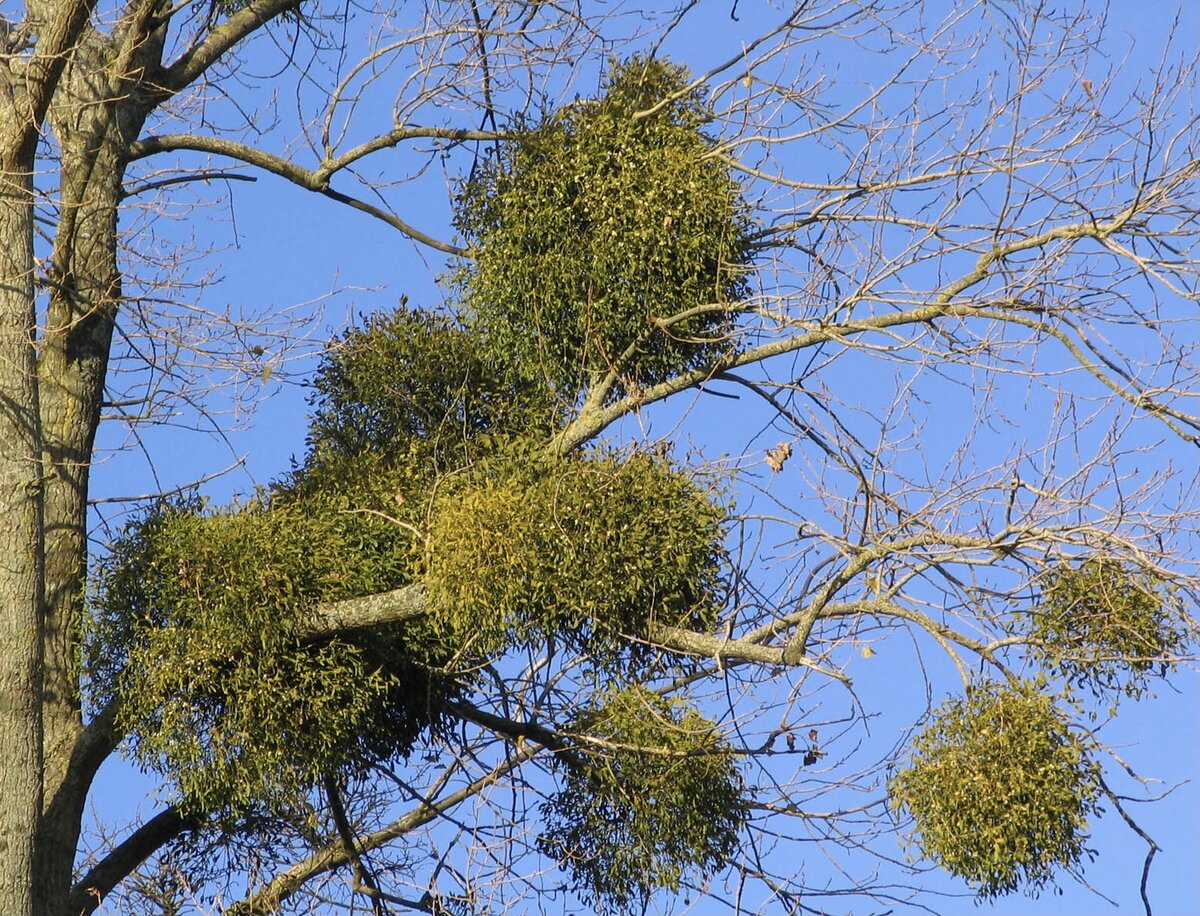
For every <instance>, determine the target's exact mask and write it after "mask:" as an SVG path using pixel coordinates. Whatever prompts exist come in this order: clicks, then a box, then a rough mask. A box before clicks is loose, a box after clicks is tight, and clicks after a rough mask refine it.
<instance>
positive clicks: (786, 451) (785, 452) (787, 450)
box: [767, 442, 792, 474]
mask: <svg viewBox="0 0 1200 916" xmlns="http://www.w3.org/2000/svg"><path fill="white" fill-rule="evenodd" d="M791 457H792V443H790V442H780V443H779V444H778V445H777V446H775V447H774V448H773V449H768V451H767V467H769V468H770V469H771V470H772V471H774V472H775V473H776V474H778V473H779V472H780V471H782V470H783V463H784V462H785V461H787V460H788V459H789V458H791Z"/></svg>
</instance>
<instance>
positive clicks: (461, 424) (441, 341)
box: [298, 302, 555, 493]
mask: <svg viewBox="0 0 1200 916" xmlns="http://www.w3.org/2000/svg"><path fill="white" fill-rule="evenodd" d="M313 389H314V391H313V396H312V399H311V403H312V406H313V415H312V418H311V420H310V426H309V435H308V445H309V454H308V457H307V459H306V461H305V466H304V468H303V469H302V470H301V472H300V473H299V475H298V477H299V480H301V481H302V482H303V483H304V484H305V487H304V489H305V490H306V491H313V490H323V491H325V492H326V493H327V492H329V491H330V490H338V489H343V488H344V487H345V486H346V483H347V481H348V480H353V479H355V478H361V477H363V476H364V473H363V472H364V471H365V470H367V469H370V468H371V466H372V463H374V464H383V465H386V466H388V467H403V468H404V475H403V476H405V477H406V478H408V479H409V480H410V481H414V480H416V481H422V482H425V483H427V482H428V481H429V480H431V479H432V478H433V477H434V476H436V475H437V474H443V473H446V472H448V471H451V470H454V469H456V468H460V467H462V466H464V465H466V464H468V463H469V462H470V461H471V460H472V459H473V458H475V457H477V456H478V455H479V454H480V453H481V452H483V451H486V448H485V447H484V444H486V443H487V442H489V441H490V440H491V439H493V438H495V437H496V436H499V435H501V434H503V435H512V434H514V433H515V432H516V431H518V430H524V431H529V430H534V429H536V430H548V429H550V428H551V426H552V425H553V420H554V417H555V410H554V408H553V406H552V405H551V403H550V400H549V398H548V397H547V394H546V392H545V391H544V390H538V389H535V388H534V387H532V386H530V385H529V384H528V383H522V382H521V381H520V380H519V379H517V378H516V377H515V375H514V373H513V372H511V371H509V370H507V369H505V368H503V367H502V366H500V365H498V364H497V363H496V362H495V361H493V360H491V359H489V357H488V355H487V353H486V347H484V346H483V344H482V342H481V341H480V339H479V337H478V335H477V334H475V333H473V332H471V331H469V330H467V329H465V328H464V327H462V325H461V324H460V323H459V322H457V321H455V320H454V319H453V318H450V317H448V316H444V315H436V314H429V313H427V312H420V311H415V310H413V309H410V308H409V307H408V305H407V303H406V302H404V303H401V305H400V307H399V308H397V309H395V310H393V311H390V312H386V313H382V314H379V315H376V316H374V317H373V318H371V319H370V320H369V321H368V322H367V323H366V325H365V326H363V327H360V328H353V329H351V330H350V331H348V332H347V333H346V334H345V335H344V336H343V337H342V338H341V339H339V340H337V341H335V342H334V343H333V344H332V345H331V347H330V349H329V352H328V353H327V354H326V356H325V358H324V359H323V360H322V362H321V366H320V368H319V370H318V371H317V375H316V378H315V379H314V381H313ZM365 476H370V474H366V475H365Z"/></svg>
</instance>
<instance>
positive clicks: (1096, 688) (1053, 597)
mask: <svg viewBox="0 0 1200 916" xmlns="http://www.w3.org/2000/svg"><path fill="white" fill-rule="evenodd" d="M1177 619H1178V616H1177V614H1176V613H1174V612H1173V604H1172V602H1171V600H1170V594H1169V593H1168V592H1166V590H1165V589H1164V588H1163V586H1162V585H1161V584H1160V583H1158V582H1155V581H1154V580H1152V579H1150V578H1149V577H1146V576H1141V575H1136V574H1134V573H1132V572H1130V571H1129V570H1127V569H1126V568H1125V567H1124V566H1123V565H1122V564H1121V563H1120V562H1118V561H1116V560H1111V559H1104V558H1091V559H1087V560H1084V561H1083V562H1081V563H1079V564H1078V565H1076V566H1063V567H1060V568H1058V569H1056V570H1054V571H1053V572H1052V573H1049V574H1047V575H1046V576H1045V577H1044V578H1043V580H1042V593H1041V600H1040V601H1039V602H1038V604H1037V606H1036V607H1035V609H1034V611H1033V613H1032V615H1031V624H1032V625H1031V633H1030V635H1031V636H1032V637H1033V640H1034V643H1033V645H1034V651H1035V652H1036V654H1037V655H1038V656H1039V658H1041V659H1042V661H1043V662H1044V663H1045V664H1046V665H1047V667H1049V668H1050V669H1052V670H1056V671H1057V672H1058V673H1059V674H1061V675H1062V676H1063V677H1064V678H1066V680H1067V681H1068V682H1069V683H1071V684H1073V685H1075V686H1077V687H1085V688H1087V689H1088V690H1090V691H1092V692H1093V693H1094V694H1096V695H1101V694H1104V693H1109V692H1116V693H1123V694H1127V695H1129V696H1140V695H1141V694H1142V693H1143V692H1144V691H1145V690H1146V689H1147V685H1148V682H1149V680H1150V678H1151V677H1153V676H1155V675H1156V674H1157V675H1159V676H1161V675H1165V674H1166V673H1167V671H1168V670H1169V669H1170V668H1171V667H1172V665H1171V662H1170V659H1171V658H1172V656H1174V655H1175V654H1177V653H1179V652H1181V651H1182V650H1183V647H1184V645H1185V643H1186V641H1187V636H1186V632H1185V630H1184V629H1183V628H1182V627H1180V626H1178V625H1177Z"/></svg>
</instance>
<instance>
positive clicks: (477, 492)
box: [424, 451, 726, 664]
mask: <svg viewBox="0 0 1200 916" xmlns="http://www.w3.org/2000/svg"><path fill="white" fill-rule="evenodd" d="M725 519H726V511H725V509H724V508H723V507H722V506H720V505H719V504H718V503H716V502H714V501H713V499H711V498H710V495H709V494H708V493H707V492H706V491H705V490H704V489H702V488H701V487H700V486H699V485H698V484H697V483H696V481H695V480H694V479H693V478H692V477H691V476H690V475H689V474H687V473H685V472H683V471H681V470H679V469H676V468H674V467H672V466H671V465H670V464H669V463H668V462H666V461H663V460H660V459H657V458H654V457H651V456H649V455H645V454H635V455H632V456H629V457H627V458H624V459H620V458H618V457H616V456H613V455H608V456H592V457H587V458H584V457H575V458H567V459H557V458H553V457H547V456H545V455H544V454H540V453H538V452H536V451H530V452H529V453H527V454H525V455H523V456H521V455H515V456H507V457H505V458H503V459H497V460H494V461H491V462H484V463H481V465H480V466H479V467H477V468H476V469H475V470H474V472H473V473H470V474H464V475H462V476H460V477H458V478H457V479H456V478H450V479H449V480H448V481H446V482H445V483H444V485H443V486H442V487H441V488H440V489H439V491H438V493H437V495H436V497H435V499H434V500H433V503H432V509H431V512H430V517H429V520H428V526H427V531H428V538H427V541H426V547H425V557H424V569H425V575H424V583H425V586H426V590H427V593H428V601H429V607H430V611H431V615H432V616H433V618H434V619H435V620H438V621H442V622H444V623H445V625H446V626H447V627H450V628H452V629H453V631H455V632H460V633H472V634H474V635H475V639H476V641H477V645H478V648H479V650H480V651H483V652H496V651H500V650H502V649H504V648H507V647H508V646H510V645H513V644H515V643H518V642H522V643H523V642H528V641H533V640H538V639H546V638H549V637H553V638H554V639H555V640H556V641H557V642H558V643H559V644H560V645H568V646H572V647H574V648H576V649H578V650H581V651H585V652H588V653H591V654H592V655H593V657H594V659H595V660H596V661H597V662H598V663H600V664H620V663H623V662H628V661H629V660H630V659H633V658H638V657H640V654H641V653H642V652H643V651H648V650H647V649H646V647H645V646H644V645H643V644H641V643H639V642H638V640H641V639H644V638H646V637H647V636H648V634H649V631H650V627H651V625H652V624H653V623H660V624H666V625H670V626H680V627H687V628H690V629H701V630H704V629H708V628H710V627H711V626H712V625H713V624H714V622H715V620H716V616H717V613H718V611H719V610H720V608H721V607H722V606H723V604H724V601H725V593H726V589H725V583H724V579H723V571H724V568H725V562H726V555H725V549H724V546H723V540H724V524H725Z"/></svg>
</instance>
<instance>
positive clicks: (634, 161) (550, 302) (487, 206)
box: [456, 57, 750, 402]
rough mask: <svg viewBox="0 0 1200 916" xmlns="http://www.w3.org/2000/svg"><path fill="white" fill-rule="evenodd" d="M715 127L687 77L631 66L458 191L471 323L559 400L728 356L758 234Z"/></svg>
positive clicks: (462, 274)
mask: <svg viewBox="0 0 1200 916" xmlns="http://www.w3.org/2000/svg"><path fill="white" fill-rule="evenodd" d="M710 119H711V112H710V111H709V110H708V108H707V106H706V104H705V101H704V99H703V96H702V93H701V91H700V90H699V89H698V88H695V87H693V86H692V85H691V84H690V82H689V78H688V75H687V72H686V71H685V70H684V69H683V68H681V67H676V66H673V65H671V64H669V63H665V62H663V61H661V60H658V59H651V58H639V57H635V58H632V59H630V60H628V61H625V62H624V63H614V64H613V65H612V68H611V70H610V72H609V74H608V78H607V81H606V83H605V87H604V92H603V94H602V95H601V97H600V98H599V99H595V100H589V101H581V102H578V103H576V104H573V105H569V106H567V107H566V108H564V109H563V110H561V111H559V112H556V113H554V114H552V115H550V116H548V117H547V118H546V119H545V120H544V121H543V122H542V123H541V124H539V125H538V126H536V127H534V128H532V129H529V130H526V131H523V132H520V133H519V136H518V137H517V138H516V139H515V141H513V142H511V143H509V144H507V145H505V146H503V147H502V148H501V149H500V151H499V152H498V154H497V157H496V159H495V160H494V161H492V162H491V163H489V164H487V165H486V166H483V167H481V168H480V169H478V170H477V172H476V173H475V175H474V176H473V177H472V179H471V180H469V181H468V182H466V184H465V185H464V187H463V189H462V193H461V194H460V196H459V199H458V208H457V215H456V223H457V226H458V228H459V230H460V231H461V232H462V233H463V235H464V236H465V238H466V240H467V243H468V245H469V256H470V260H469V262H468V263H466V264H465V265H464V266H463V267H462V268H461V269H460V271H459V274H458V282H459V284H460V286H461V287H462V289H463V292H464V298H465V306H466V314H467V319H468V321H469V323H470V324H471V326H472V327H474V328H475V329H476V330H477V331H478V332H479V334H480V335H481V337H482V338H483V339H486V340H487V341H488V342H489V345H490V346H491V347H493V348H494V349H495V351H496V352H497V353H499V354H502V355H503V358H504V359H505V360H506V361H507V362H509V363H511V364H512V365H514V366H517V367H518V368H519V369H520V371H521V372H523V373H524V375H525V376H526V377H528V378H531V379H536V380H538V381H540V382H545V383H549V384H550V385H551V386H552V387H553V388H554V389H556V390H558V391H559V394H560V396H562V397H563V399H564V400H565V401H567V402H571V401H573V400H574V398H575V395H576V394H577V393H578V392H579V391H580V390H581V389H582V388H584V387H585V386H586V385H588V384H590V383H594V382H596V381H598V380H600V379H603V378H605V377H606V376H609V375H610V374H611V376H612V378H613V379H615V380H616V381H617V382H618V385H617V386H616V387H617V388H619V387H622V386H624V387H626V388H628V387H631V386H635V385H648V384H652V383H654V382H658V381H662V380H664V379H666V378H670V377H672V376H674V375H676V374H678V373H679V372H681V371H683V370H685V369H688V368H691V367H694V366H697V365H699V364H701V363H703V362H704V361H706V360H710V359H712V358H713V357H714V356H716V355H718V354H720V353H722V352H726V351H728V349H729V332H730V330H731V327H732V325H731V320H730V314H731V310H732V309H733V308H734V307H735V304H736V303H737V302H738V300H739V299H741V298H743V297H744V296H745V294H746V291H747V283H746V269H747V264H748V261H749V258H750V246H749V241H748V238H749V220H748V216H747V213H748V208H747V206H746V204H745V203H744V201H743V199H742V194H741V188H740V187H739V185H738V184H737V182H735V181H734V180H733V178H732V176H731V172H730V168H729V166H728V164H727V163H726V162H725V161H724V160H723V159H722V157H720V156H719V155H716V154H715V150H714V142H713V141H712V140H711V139H710V138H709V137H707V136H706V135H705V134H704V132H703V130H702V127H703V125H704V124H705V122H707V121H708V120H710ZM614 390H615V389H614Z"/></svg>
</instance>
